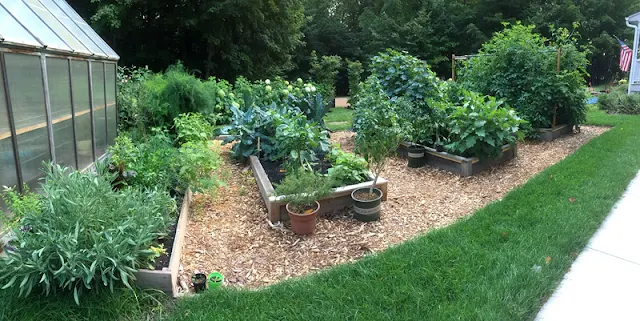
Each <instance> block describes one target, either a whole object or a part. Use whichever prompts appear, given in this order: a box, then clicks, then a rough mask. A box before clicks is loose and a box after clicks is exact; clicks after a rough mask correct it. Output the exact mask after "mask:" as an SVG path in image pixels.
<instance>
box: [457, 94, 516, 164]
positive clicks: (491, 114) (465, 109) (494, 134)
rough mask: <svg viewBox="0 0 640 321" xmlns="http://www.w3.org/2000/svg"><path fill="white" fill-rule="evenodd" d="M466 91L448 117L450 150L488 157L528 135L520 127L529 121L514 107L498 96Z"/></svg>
mask: <svg viewBox="0 0 640 321" xmlns="http://www.w3.org/2000/svg"><path fill="white" fill-rule="evenodd" d="M462 91H463V93H464V97H465V98H464V99H463V100H462V103H461V105H459V106H454V107H453V108H452V109H451V114H450V115H449V117H448V122H447V127H448V130H449V131H450V134H449V137H448V140H449V141H450V143H449V144H447V145H446V146H445V149H446V150H448V151H450V152H452V153H454V154H457V155H463V156H476V157H479V158H481V159H485V158H489V157H496V156H499V155H500V154H501V153H502V146H503V145H505V144H515V143H516V141H517V140H518V139H522V138H523V137H524V135H523V133H522V132H521V131H520V126H521V125H522V124H524V123H526V122H525V121H524V120H522V119H520V117H518V115H517V114H516V112H515V111H514V110H513V109H511V108H509V107H508V106H505V105H504V103H503V102H502V101H500V100H496V99H495V97H491V96H488V97H487V96H482V95H480V94H478V93H474V92H470V91H466V90H462Z"/></svg>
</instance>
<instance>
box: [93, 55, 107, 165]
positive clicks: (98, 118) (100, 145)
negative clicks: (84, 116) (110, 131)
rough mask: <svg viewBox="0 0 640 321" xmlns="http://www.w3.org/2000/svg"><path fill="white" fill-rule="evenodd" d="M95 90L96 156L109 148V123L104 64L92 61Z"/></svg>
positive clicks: (94, 125)
mask: <svg viewBox="0 0 640 321" xmlns="http://www.w3.org/2000/svg"><path fill="white" fill-rule="evenodd" d="M91 73H92V78H91V79H92V81H91V85H92V87H91V88H92V90H93V129H94V131H95V135H96V138H95V139H96V158H97V157H100V156H102V154H104V153H105V151H106V150H107V123H106V121H107V120H106V115H107V113H106V112H107V110H106V109H105V103H104V65H103V63H101V62H92V63H91Z"/></svg>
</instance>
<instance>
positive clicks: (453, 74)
mask: <svg viewBox="0 0 640 321" xmlns="http://www.w3.org/2000/svg"><path fill="white" fill-rule="evenodd" d="M451 80H456V54H451Z"/></svg>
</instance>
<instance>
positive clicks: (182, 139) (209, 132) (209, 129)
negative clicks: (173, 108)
mask: <svg viewBox="0 0 640 321" xmlns="http://www.w3.org/2000/svg"><path fill="white" fill-rule="evenodd" d="M173 126H174V127H175V129H176V132H177V135H178V142H179V143H180V144H184V143H187V142H206V141H208V140H210V139H211V136H213V126H211V124H210V123H209V122H208V121H207V120H206V119H205V118H204V116H202V114H200V113H186V114H181V115H179V116H178V117H176V118H175V119H174V120H173Z"/></svg>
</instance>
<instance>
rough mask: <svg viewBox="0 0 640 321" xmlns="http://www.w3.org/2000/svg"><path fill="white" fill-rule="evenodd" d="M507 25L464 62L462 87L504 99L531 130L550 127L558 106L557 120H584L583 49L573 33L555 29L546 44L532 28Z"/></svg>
mask: <svg viewBox="0 0 640 321" xmlns="http://www.w3.org/2000/svg"><path fill="white" fill-rule="evenodd" d="M505 25H506V28H505V29H504V30H503V31H501V32H498V33H496V34H495V35H494V36H493V38H491V40H490V41H489V42H487V43H485V44H483V45H482V48H481V49H480V52H479V54H478V55H477V56H475V57H473V58H471V59H469V60H467V61H466V63H465V64H464V67H463V68H462V70H461V72H460V77H459V78H461V79H462V81H463V83H464V86H465V87H466V88H469V89H471V90H474V91H477V92H480V93H483V94H485V95H491V96H495V97H496V98H499V99H504V100H505V101H506V103H507V104H509V105H510V106H513V108H515V110H516V111H517V112H518V114H519V115H520V116H521V117H522V118H523V119H525V120H527V121H528V122H529V123H530V124H531V126H532V127H533V128H548V127H551V126H552V122H553V113H554V106H556V105H557V106H558V110H557V119H556V123H557V124H563V123H569V124H576V125H577V124H581V123H583V122H584V121H585V119H586V82H585V75H586V69H585V68H586V65H587V64H588V60H587V58H586V55H587V51H586V50H584V49H582V48H578V47H577V46H576V45H575V36H571V35H569V33H568V31H567V30H566V29H558V30H554V37H555V39H554V40H553V41H550V42H549V41H548V40H547V39H545V38H544V37H542V36H540V35H539V34H536V33H534V32H533V29H534V26H523V25H521V24H515V25H508V24H505ZM558 48H561V51H562V56H561V61H560V67H561V70H560V72H559V73H558V72H557V71H556V68H557V49H558ZM529 133H530V134H532V135H533V134H535V132H533V131H530V132H529Z"/></svg>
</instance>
